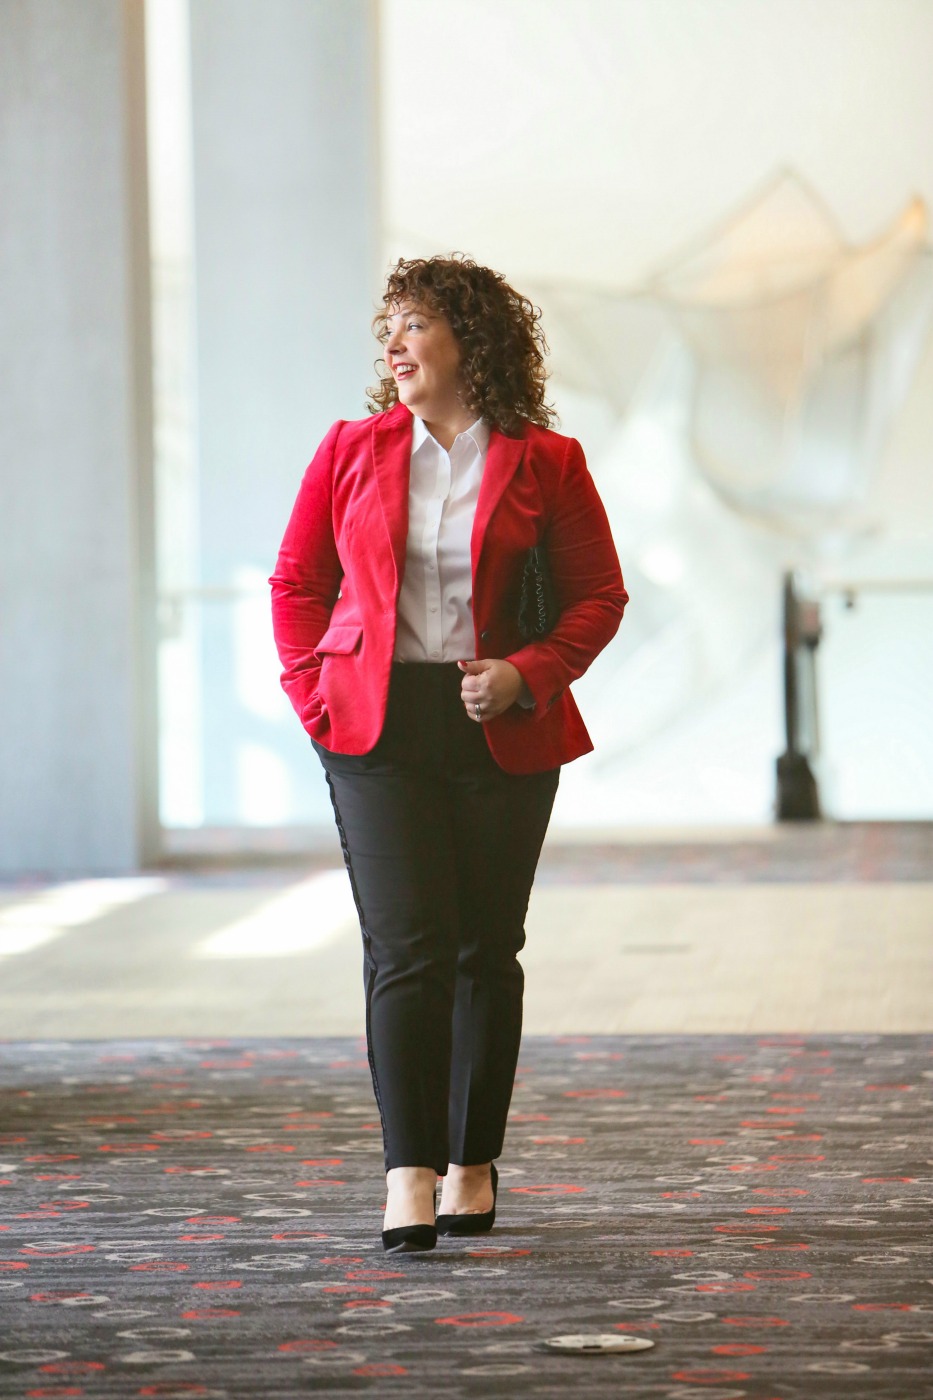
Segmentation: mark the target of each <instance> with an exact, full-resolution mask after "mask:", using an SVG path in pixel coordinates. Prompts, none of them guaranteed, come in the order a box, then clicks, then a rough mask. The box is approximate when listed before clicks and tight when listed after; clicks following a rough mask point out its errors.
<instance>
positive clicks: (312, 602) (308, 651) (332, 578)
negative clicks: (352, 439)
mask: <svg viewBox="0 0 933 1400" xmlns="http://www.w3.org/2000/svg"><path fill="white" fill-rule="evenodd" d="M342 427H343V423H342V421H341V422H337V423H335V424H334V426H333V427H332V428H331V430H330V432H329V433H328V434H327V436H326V437H325V439H324V441H323V442H322V443H321V445H320V447H319V448H318V450H317V452H316V453H315V454H314V458H313V460H312V462H311V464H310V466H309V467H308V469H307V471H306V472H305V474H304V477H303V479H302V482H301V487H300V488H299V491H298V498H297V500H296V501H295V505H294V508H293V510H292V513H291V517H290V519H289V522H288V526H287V528H286V530H285V537H284V539H283V540H282V546H281V548H280V550H279V556H278V560H277V562H276V566H275V572H274V573H273V574H272V577H271V578H270V579H269V582H270V584H271V585H272V630H273V633H274V636H275V644H276V648H277V650H278V653H279V660H280V661H281V663H282V666H283V668H284V669H283V671H282V688H283V690H284V691H285V693H286V694H287V696H288V698H289V700H290V701H291V702H292V705H293V706H294V709H295V711H296V713H297V715H298V717H299V718H300V719H301V720H302V722H305V721H306V720H308V719H309V718H310V717H311V716H312V714H313V713H314V710H315V708H318V709H319V708H320V702H319V700H318V698H317V683H318V676H319V674H320V670H321V663H320V660H319V658H318V657H316V656H315V654H314V648H315V647H316V646H317V644H318V642H319V641H320V640H321V638H322V637H323V635H324V633H325V632H326V631H327V627H328V624H329V622H330V615H331V613H332V612H333V608H334V604H335V602H336V601H337V596H338V594H339V592H340V582H341V579H342V577H343V570H342V568H341V565H340V559H339V557H338V554H337V544H336V541H335V539H334V527H333V475H334V458H335V455H336V452H337V440H338V438H339V436H340V429H341V428H342Z"/></svg>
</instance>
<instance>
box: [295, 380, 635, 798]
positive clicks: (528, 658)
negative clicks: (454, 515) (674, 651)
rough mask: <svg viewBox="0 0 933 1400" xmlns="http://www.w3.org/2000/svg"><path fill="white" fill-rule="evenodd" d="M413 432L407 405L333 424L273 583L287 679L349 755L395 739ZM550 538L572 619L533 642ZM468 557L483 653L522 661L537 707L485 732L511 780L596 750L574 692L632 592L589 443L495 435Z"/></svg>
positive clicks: (562, 599) (323, 736) (564, 607)
mask: <svg viewBox="0 0 933 1400" xmlns="http://www.w3.org/2000/svg"><path fill="white" fill-rule="evenodd" d="M411 435H412V417H411V414H410V413H409V411H408V409H407V408H405V406H404V405H403V404H399V405H397V406H396V407H395V408H393V409H391V410H390V411H389V412H387V413H378V414H373V415H371V416H370V417H368V418H364V419H361V420H360V421H358V422H339V423H335V424H334V426H333V427H332V428H331V430H330V432H329V433H328V434H327V436H326V438H325V439H324V441H323V442H322V443H321V446H320V447H319V448H318V450H317V453H316V454H315V457H314V460H313V461H312V463H311V465H310V466H309V467H308V469H307V471H306V473H305V476H304V479H303V481H302V483H301V489H300V490H299V492H298V499H297V500H296V502H295V507H294V510H293V511H292V515H291V519H290V520H289V523H288V528H287V529H286V531H285V538H284V539H283V541H282V548H281V550H280V551H279V557H278V562H277V564H276V567H275V572H274V573H273V575H272V578H271V579H270V583H271V584H272V616H273V626H274V630H275V640H276V645H277V647H278V651H279V656H280V658H281V661H282V665H283V666H284V668H285V669H284V671H283V674H282V685H283V687H284V689H285V691H286V693H287V694H288V697H289V699H290V700H291V702H292V705H293V706H294V707H295V710H296V711H297V713H298V716H299V718H300V720H301V722H302V724H303V725H304V727H305V729H306V730H307V732H308V733H309V734H310V735H311V736H312V737H313V738H314V739H316V740H317V742H318V743H319V744H321V745H322V746H323V747H324V748H326V749H330V750H331V751H332V752H336V753H352V754H360V753H368V752H369V750H370V749H371V748H373V747H374V745H375V743H376V741H377V739H378V738H379V735H380V733H381V732H382V726H383V721H384V718H385V710H386V697H387V694H388V689H389V675H390V670H391V666H392V655H393V651H394V649H395V619H396V601H397V599H398V593H399V588H400V586H401V580H402V571H403V569H404V566H405V548H406V541H407V536H408V488H409V464H410V457H411ZM542 539H543V540H544V542H545V545H546V547H547V551H548V556H549V559H550V564H551V570H552V573H553V576H554V585H555V591H556V594H557V602H558V606H559V608H560V621H559V622H558V624H557V626H556V627H555V628H554V630H553V631H552V632H551V633H550V634H549V635H548V636H547V637H546V638H545V639H544V640H543V641H540V642H533V643H531V644H526V643H524V642H523V641H522V638H521V635H520V633H519V631H518V627H517V620H516V619H517V614H518V598H519V591H520V584H521V576H522V568H523V564H524V556H525V553H526V551H527V550H528V549H529V548H530V546H531V545H533V544H537V543H539V542H540V541H541V540H542ZM471 553H472V567H473V625H474V629H475V636H476V655H477V657H493V658H504V659H505V660H508V661H511V662H512V663H513V664H514V665H515V666H517V667H518V669H519V671H520V672H521V674H522V676H523V677H524V679H525V681H526V683H527V685H528V687H529V689H530V691H531V693H532V695H533V696H534V699H535V702H536V703H535V707H534V709H529V710H525V709H522V708H520V707H519V706H518V705H513V706H512V707H511V708H510V709H508V710H506V711H505V713H504V714H502V715H499V716H498V717H497V718H495V719H492V720H489V721H488V722H487V723H485V724H484V725H483V728H484V730H485V733H486V738H487V741H488V743H489V747H490V750H491V752H492V755H493V757H494V758H495V760H496V762H497V763H498V764H499V765H500V767H502V768H503V769H504V770H505V771H506V772H508V773H536V772H541V771H543V770H545V769H547V768H556V767H557V766H558V765H559V764H562V763H567V762H569V761H570V760H571V759H573V758H578V757H579V756H580V755H581V754H584V753H588V752H589V751H590V750H591V749H592V747H593V745H592V742H591V740H590V737H589V735H588V734H587V732H586V729H585V728H584V725H583V721H582V719H581V718H580V713H579V711H578V710H577V707H576V705H575V704H574V701H573V699H572V697H571V695H570V691H569V690H568V686H569V685H570V682H571V681H573V680H575V679H576V677H577V676H580V675H582V674H583V672H584V671H585V670H586V668H587V667H588V666H589V664H590V662H591V661H592V660H593V658H594V657H595V656H596V655H597V654H598V653H599V652H600V651H601V650H602V649H603V647H604V646H605V645H606V643H607V642H608V641H610V639H611V638H612V637H613V635H614V634H615V632H616V629H617V628H618V626H619V622H620V621H621V618H622V612H623V609H624V607H625V604H626V602H627V601H628V594H627V593H626V591H625V588H624V586H623V583H622V574H621V571H620V568H619V560H618V557H617V555H616V551H615V547H614V545H613V542H612V535H611V533H610V530H609V522H608V520H607V519H606V512H605V510H604V509H603V505H602V502H601V501H600V499H599V496H598V495H597V493H596V487H595V486H594V484H593V481H592V478H591V477H590V474H589V472H588V471H587V468H586V463H585V461H584V457H583V451H582V449H581V447H580V445H579V443H578V442H576V441H575V440H574V439H573V438H567V437H562V436H561V435H560V434H558V433H554V432H550V431H548V430H546V429H544V428H538V427H535V426H534V425H532V424H528V425H526V426H525V428H524V430H523V433H522V436H521V437H507V436H506V435H505V434H504V433H500V432H497V431H493V432H492V434H491V436H490V440H489V451H488V455H487V457H486V465H485V469H484V472H483V480H482V484H481V486H480V492H479V500H478V503H477V508H476V516H475V519H474V522H473V536H472V547H471Z"/></svg>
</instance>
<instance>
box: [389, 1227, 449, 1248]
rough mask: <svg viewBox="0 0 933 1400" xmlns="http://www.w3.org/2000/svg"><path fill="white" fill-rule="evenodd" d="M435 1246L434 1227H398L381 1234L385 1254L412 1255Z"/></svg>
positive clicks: (435, 1234)
mask: <svg viewBox="0 0 933 1400" xmlns="http://www.w3.org/2000/svg"><path fill="white" fill-rule="evenodd" d="M436 1244H437V1226H436V1225H398V1226H396V1228H395V1229H394V1230H383V1232H382V1247H383V1249H384V1250H385V1252H386V1254H414V1253H415V1252H416V1251H417V1250H425V1249H433V1248H434V1246H435V1245H436Z"/></svg>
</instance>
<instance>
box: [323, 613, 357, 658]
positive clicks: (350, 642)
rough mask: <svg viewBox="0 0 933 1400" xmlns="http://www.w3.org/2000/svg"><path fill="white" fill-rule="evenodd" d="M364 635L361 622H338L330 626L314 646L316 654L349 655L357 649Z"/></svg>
mask: <svg viewBox="0 0 933 1400" xmlns="http://www.w3.org/2000/svg"><path fill="white" fill-rule="evenodd" d="M362 635H363V629H362V627H361V626H360V625H359V623H347V622H338V623H337V624H336V625H335V626H333V627H328V629H327V631H326V632H325V633H324V635H323V637H322V638H321V640H320V641H319V642H318V644H317V646H316V647H315V648H314V655H315V656H317V657H324V656H349V655H350V654H351V653H352V652H354V651H356V649H357V647H358V646H359V644H360V638H361V637H362Z"/></svg>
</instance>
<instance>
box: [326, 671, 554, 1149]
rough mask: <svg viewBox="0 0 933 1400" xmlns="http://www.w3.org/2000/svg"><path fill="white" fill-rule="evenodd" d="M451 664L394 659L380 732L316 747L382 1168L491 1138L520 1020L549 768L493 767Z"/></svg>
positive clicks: (507, 1090)
mask: <svg viewBox="0 0 933 1400" xmlns="http://www.w3.org/2000/svg"><path fill="white" fill-rule="evenodd" d="M460 682H461V673H460V671H459V670H458V668H457V666H456V663H453V664H450V665H448V664H446V663H445V664H438V665H435V664H421V663H404V664H396V665H394V666H393V668H392V678H391V685H390V690H389V700H388V709H387V713H386V722H385V727H384V729H383V733H382V736H381V737H380V739H379V742H378V743H377V745H376V747H375V748H374V749H373V750H372V751H371V752H370V753H368V754H363V755H360V756H355V755H346V754H335V753H330V752H329V751H328V750H326V749H324V748H322V747H321V746H320V745H319V744H315V745H314V747H315V749H316V750H317V753H318V755H319V757H320V759H321V762H322V763H323V765H324V769H325V772H326V774H327V780H328V784H329V787H330V793H331V799H332V801H333V806H334V813H335V815H336V818H337V826H338V829H339V832H340V839H341V845H342V847H343V854H344V859H345V861H346V865H347V870H348V872H349V875H350V882H351V885H352V887H353V895H354V899H355V900H356V906H357V911H358V913H359V918H360V926H361V929H362V934H363V954H364V959H363V962H364V968H363V970H364V985H365V989H366V1041H367V1047H368V1052H369V1064H370V1069H371V1071H372V1079H373V1089H374V1091H375V1095H376V1102H377V1104H378V1106H379V1114H380V1118H381V1120H382V1135H383V1145H384V1151H385V1165H386V1170H389V1169H390V1168H392V1167H419V1166H421V1167H433V1168H434V1170H435V1171H437V1172H438V1173H439V1174H441V1175H443V1174H444V1173H445V1172H446V1170H447V1166H448V1163H449V1162H455V1163H459V1164H460V1165H464V1166H465V1165H471V1164H477V1163H481V1162H490V1161H492V1160H493V1158H495V1157H498V1156H499V1154H500V1153H501V1151H502V1143H503V1138H504V1135H505V1123H506V1117H507V1114H508V1108H509V1102H510V1100H511V1096H512V1086H513V1082H514V1078H515V1066H516V1063H517V1060H518V1048H519V1042H520V1040H521V1027H522V992H523V989H524V974H523V972H522V968H521V965H520V964H519V962H518V960H517V954H518V953H519V951H520V950H521V948H522V947H523V946H524V942H525V929H524V921H525V914H526V912H527V909H528V898H529V895H530V893H531V885H532V881H533V879H534V873H535V867H536V865H537V863H538V856H539V854H540V851H541V843H542V841H543V840H544V834H545V831H546V830H547V824H548V821H549V819H550V815H551V808H552V806H553V804H554V797H555V794H556V792H557V783H558V778H559V776H560V769H559V768H555V769H551V770H549V771H547V772H544V773H534V774H530V775H528V776H514V775H512V774H508V773H504V772H503V771H502V769H501V768H500V767H499V766H498V764H497V763H496V762H495V760H494V759H493V757H492V755H491V754H490V752H489V748H488V746H487V744H486V738H485V735H484V734H483V731H482V726H481V725H480V724H477V723H476V722H475V721H472V720H470V719H468V717H467V714H466V711H465V709H464V707H463V703H462V701H461V699H460Z"/></svg>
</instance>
